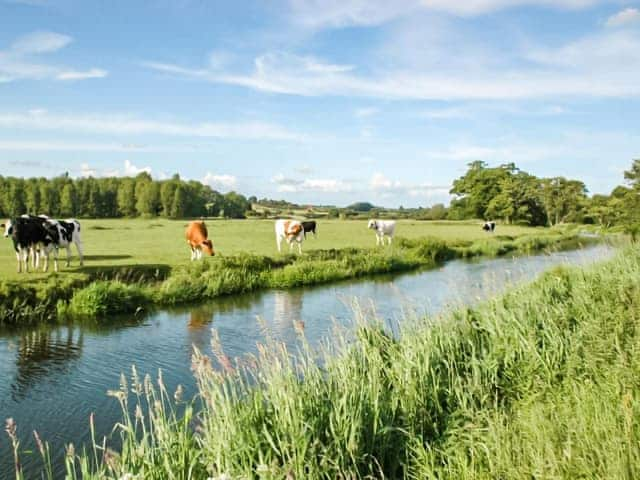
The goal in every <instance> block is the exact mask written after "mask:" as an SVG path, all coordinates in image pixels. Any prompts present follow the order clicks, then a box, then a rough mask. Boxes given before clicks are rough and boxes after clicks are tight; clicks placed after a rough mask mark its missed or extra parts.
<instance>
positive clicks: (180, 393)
mask: <svg viewBox="0 0 640 480" xmlns="http://www.w3.org/2000/svg"><path fill="white" fill-rule="evenodd" d="M183 394H184V389H183V388H182V385H178V388H176V393H174V394H173V398H174V399H175V401H176V403H180V402H182V396H183Z"/></svg>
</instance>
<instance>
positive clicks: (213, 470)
mask: <svg viewBox="0 0 640 480" xmlns="http://www.w3.org/2000/svg"><path fill="white" fill-rule="evenodd" d="M639 278H640V247H638V246H634V247H628V248H626V249H625V250H624V251H623V252H621V253H620V254H618V255H617V256H616V257H615V259H613V260H611V261H607V262H604V263H602V264H598V265H596V266H593V267H590V268H586V269H577V268H555V269H554V270H552V271H550V272H547V273H546V274H545V275H543V276H542V277H541V278H540V279H539V280H537V281H535V282H534V283H532V284H530V285H526V286H522V287H518V288H516V289H514V290H512V291H511V292H509V293H507V294H506V295H503V296H501V297H499V298H496V299H494V300H491V301H487V302H484V303H483V304H481V305H479V306H476V307H472V308H465V309H463V310H458V311H454V312H451V313H447V314H443V315H441V316H439V317H437V318H433V319H431V320H429V321H425V320H419V321H417V322H413V323H412V322H411V321H408V322H409V323H407V324H405V326H404V327H402V329H401V331H400V333H399V336H398V338H391V337H389V336H388V334H387V333H386V332H385V330H384V329H383V328H381V327H380V326H376V324H375V322H373V323H372V321H371V319H361V321H360V322H359V324H358V327H357V329H356V334H355V341H354V338H353V336H351V337H350V338H349V340H346V337H345V336H342V337H341V336H336V337H335V338H334V339H333V342H334V346H333V347H331V348H329V349H327V350H326V351H325V352H324V353H321V354H319V356H318V355H317V354H316V353H314V352H311V351H310V349H308V348H304V347H303V349H302V353H301V354H300V355H301V356H300V357H299V359H298V360H296V361H295V362H294V363H292V358H293V357H292V356H291V355H290V353H289V352H287V351H286V349H284V347H282V346H281V345H279V344H269V345H266V346H265V347H263V348H260V349H259V352H260V353H259V354H258V355H257V357H255V358H248V359H246V360H245V361H242V362H240V363H239V364H236V363H234V362H232V361H231V360H230V359H229V358H228V357H227V356H226V355H225V353H224V350H223V348H222V346H221V345H220V344H219V343H215V344H214V348H213V351H214V353H215V358H213V359H209V358H207V357H205V356H202V355H198V354H197V355H196V356H195V357H194V360H193V364H192V369H193V370H194V372H195V375H196V379H197V381H198V385H199V397H198V398H199V400H198V402H200V401H202V402H203V403H204V409H203V410H202V411H201V412H200V413H199V414H198V415H195V414H194V410H193V408H194V406H195V404H193V403H191V402H187V403H184V399H183V398H181V394H180V392H179V391H178V392H175V394H174V392H168V391H167V390H166V387H165V386H164V382H163V381H162V379H159V382H158V384H156V385H154V384H153V382H152V381H151V380H150V379H148V378H147V379H141V378H138V377H137V375H135V372H134V375H133V377H132V379H131V381H129V380H128V379H124V377H123V382H122V385H121V388H120V389H119V390H115V391H113V392H111V395H112V396H113V397H115V398H116V399H117V400H118V401H120V402H121V404H122V406H123V411H125V412H131V410H130V409H129V408H128V407H129V406H132V405H133V404H135V403H139V404H141V405H143V409H142V410H137V409H136V412H137V413H135V414H133V413H131V415H129V414H128V413H127V414H126V415H125V418H124V419H123V422H122V425H121V426H120V427H118V429H117V431H118V432H119V434H120V435H121V438H122V441H123V448H122V450H121V451H120V452H119V453H115V452H112V451H107V452H106V453H105V452H104V451H103V449H102V442H101V440H97V442H96V443H97V445H96V451H95V458H96V459H98V464H99V466H98V469H97V470H95V469H93V468H91V467H89V465H90V463H91V462H90V461H89V460H88V459H87V458H86V457H83V458H84V460H82V461H79V460H78V459H77V458H76V457H74V456H71V457H69V463H68V468H69V469H71V468H72V465H75V467H74V468H75V469H77V473H78V474H80V472H81V470H82V473H83V475H82V476H83V478H122V476H123V475H126V474H134V475H139V477H133V478H163V475H164V476H166V472H167V471H171V472H172V473H173V475H174V478H194V479H195V478H208V477H212V478H254V477H255V478H265V479H276V478H285V477H287V476H289V478H309V479H316V478H362V477H364V476H367V475H368V476H371V477H374V478H381V477H382V476H384V477H385V478H452V479H453V478H456V479H461V478H462V479H464V478H513V479H520V478H522V479H529V478H532V477H536V478H538V477H540V478H567V479H569V478H580V477H597V478H636V477H637V476H638V474H639V473H640V429H639V426H638V424H637V420H636V419H637V418H638V414H640V399H639V398H638V396H637V392H638V391H639V387H640V380H638V378H639V377H638V371H640V356H639V355H638V349H639V348H640V347H639V345H640V329H638V319H639V318H640V304H638V301H637V299H638V298H640V281H639V280H638V279H639ZM298 327H299V330H300V333H301V334H303V332H304V326H303V325H299V326H298ZM302 344H303V345H304V344H305V342H304V341H302ZM318 360H319V361H318ZM212 364H215V367H212ZM176 399H177V402H178V405H179V407H177V406H176ZM147 408H148V410H147ZM178 410H180V411H181V412H182V411H183V410H184V411H185V413H186V415H185V416H183V415H182V414H180V415H179V414H177V413H176V412H177V411H178ZM147 411H148V412H149V413H148V414H147V413H143V412H147ZM194 425H195V426H196V428H195V429H194V428H193V426H194ZM89 455H91V456H93V453H91V452H90V453H89ZM82 465H84V466H82ZM78 476H79V475H78Z"/></svg>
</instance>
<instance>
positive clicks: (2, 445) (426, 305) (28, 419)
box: [0, 245, 614, 478]
mask: <svg viewBox="0 0 640 480" xmlns="http://www.w3.org/2000/svg"><path fill="white" fill-rule="evenodd" d="M613 251H614V249H613V248H611V247H608V246H606V245H598V246H592V247H588V248H585V249H583V250H576V251H569V252H558V253H552V254H540V255H532V256H523V257H515V258H499V259H482V260H476V261H461V260H456V261H452V262H449V263H447V264H445V265H444V266H442V267H441V268H439V269H434V270H426V271H420V272H414V273H410V274H403V275H395V276H389V275H385V276H379V277H375V278H367V279H359V280H354V281H349V282H341V283H336V284H330V285H324V286H319V287H313V288H304V289H293V290H286V291H277V290H273V291H264V292H258V293H252V294H245V295H236V296H233V297H228V298H220V299H218V300H216V301H213V302H210V303H207V304H203V305H198V306H195V307H189V308H182V309H174V310H165V311H160V312H156V313H153V314H151V315H149V316H147V317H145V318H142V319H136V318H116V319H110V320H109V321H107V322H103V323H102V324H101V325H95V324H93V325H45V326H40V327H37V328H30V329H26V330H17V331H15V330H14V331H0V420H2V421H4V419H5V418H8V417H12V418H14V419H15V421H16V422H17V424H18V434H19V437H20V439H21V442H22V445H21V449H26V450H31V449H33V448H34V442H33V435H32V431H33V430H34V429H35V430H37V431H38V432H39V434H40V436H41V437H42V438H43V439H44V440H46V441H47V442H49V443H50V444H51V447H52V451H53V454H54V461H55V463H56V471H57V472H61V470H60V469H61V468H62V454H63V450H64V445H65V444H66V443H69V442H73V443H74V444H75V445H76V448H77V447H78V445H80V444H82V443H83V442H85V441H87V440H88V438H89V415H90V414H91V413H92V412H94V413H95V419H96V430H97V434H98V437H99V438H101V437H102V436H103V435H107V434H109V432H110V431H111V429H112V427H113V425H114V424H115V423H116V422H117V421H118V420H119V419H120V409H119V405H118V404H117V402H116V400H114V399H113V398H110V397H108V396H107V395H106V392H107V390H109V389H113V388H117V386H118V380H119V376H120V373H121V372H124V373H125V374H127V375H129V373H130V367H131V365H136V367H137V369H138V372H140V373H141V374H144V373H150V374H152V376H155V375H156V374H157V371H158V369H162V371H163V377H164V381H165V383H166V384H167V386H168V387H169V388H170V389H175V388H176V387H177V385H178V384H181V385H183V387H184V388H185V395H186V396H187V397H189V396H193V394H194V393H195V383H194V380H193V377H192V375H191V371H190V366H191V352H192V346H193V345H195V346H197V347H198V348H199V349H200V350H201V351H203V352H205V353H210V352H211V347H210V340H211V329H212V328H215V329H216V330H217V331H218V333H219V336H220V339H221V341H222V345H223V347H224V350H225V353H226V354H227V355H228V356H230V357H235V356H241V355H243V354H245V353H247V352H254V351H255V345H256V342H259V341H260V340H262V339H263V338H264V337H263V334H264V330H263V327H264V324H266V325H267V326H268V329H269V331H270V333H271V335H272V336H273V337H275V338H276V339H278V340H282V341H284V342H286V343H287V344H288V345H289V346H292V347H294V346H295V345H296V338H297V334H296V332H295V329H294V326H293V323H294V321H298V320H302V321H303V322H304V326H305V327H304V328H305V335H306V337H307V339H308V340H309V341H310V342H311V343H312V344H313V343H317V342H318V341H320V340H321V339H326V338H327V336H328V335H329V334H330V333H331V329H332V326H333V322H334V321H335V322H337V323H338V324H346V325H348V324H349V323H350V322H351V320H352V319H353V302H354V301H357V302H358V303H359V305H361V306H362V307H364V308H365V309H367V308H374V306H375V311H376V313H377V315H378V316H379V317H380V318H383V319H385V320H387V321H392V322H395V321H401V319H402V313H403V312H405V313H406V312H410V313H411V314H419V315H422V314H430V315H433V314H437V313H438V312H441V311H442V310H443V309H446V308H454V307H455V306H457V305H462V304H465V305H467V304H470V303H474V302H477V301H478V300H480V299H482V298H486V297H488V296H491V295H494V294H496V293H499V292H500V291H503V290H504V289H506V288H508V287H511V286H513V285H514V284H516V283H519V282H523V281H526V280H531V279H533V278H535V277H536V276H537V275H539V274H540V273H541V272H542V271H544V270H547V269H549V268H550V267H552V266H555V265H558V264H569V265H584V264H587V263H590V262H593V261H596V260H600V259H604V258H607V257H609V256H611V255H612V252H613ZM257 318H261V319H262V322H258V321H257ZM261 324H262V326H261ZM22 463H23V466H24V468H25V473H26V478H35V476H36V475H37V472H38V469H39V457H38V456H37V455H36V454H35V453H32V454H22ZM12 474H13V461H12V457H11V450H10V448H9V444H8V438H7V436H6V435H5V434H4V432H1V434H0V478H10V477H11V475H12ZM56 477H57V476H56Z"/></svg>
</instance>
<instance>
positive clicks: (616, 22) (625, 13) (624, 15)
mask: <svg viewBox="0 0 640 480" xmlns="http://www.w3.org/2000/svg"><path fill="white" fill-rule="evenodd" d="M638 24H640V10H638V9H637V8H631V7H630V8H625V9H624V10H621V11H619V12H618V13H616V14H614V15H611V16H610V17H609V18H608V19H607V21H606V23H605V25H606V26H607V27H623V26H627V25H638Z"/></svg>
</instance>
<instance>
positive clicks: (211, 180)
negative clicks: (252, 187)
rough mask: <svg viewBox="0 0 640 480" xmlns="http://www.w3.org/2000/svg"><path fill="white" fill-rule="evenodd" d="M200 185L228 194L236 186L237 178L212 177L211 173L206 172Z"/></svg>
mask: <svg viewBox="0 0 640 480" xmlns="http://www.w3.org/2000/svg"><path fill="white" fill-rule="evenodd" d="M202 183H204V184H205V185H209V186H210V187H211V188H214V189H216V190H221V191H224V192H228V191H230V190H234V189H235V188H236V187H237V186H238V178H237V177H235V176H234V175H214V174H213V173H211V172H207V174H206V175H205V176H204V178H203V179H202Z"/></svg>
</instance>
